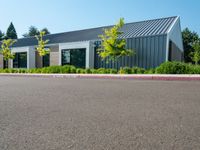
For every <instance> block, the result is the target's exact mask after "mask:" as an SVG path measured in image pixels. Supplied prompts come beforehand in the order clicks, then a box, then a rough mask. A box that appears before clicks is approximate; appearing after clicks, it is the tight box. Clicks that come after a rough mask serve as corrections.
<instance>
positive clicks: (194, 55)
mask: <svg viewBox="0 0 200 150" xmlns="http://www.w3.org/2000/svg"><path fill="white" fill-rule="evenodd" d="M192 48H193V50H194V52H191V59H192V60H193V61H194V62H195V64H196V65H198V64H199V61H200V40H197V41H195V42H194V43H193V44H192Z"/></svg>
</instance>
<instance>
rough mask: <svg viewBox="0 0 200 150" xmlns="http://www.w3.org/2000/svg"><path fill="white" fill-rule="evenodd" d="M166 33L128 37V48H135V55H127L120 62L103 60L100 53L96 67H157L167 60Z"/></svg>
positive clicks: (96, 60)
mask: <svg viewBox="0 0 200 150" xmlns="http://www.w3.org/2000/svg"><path fill="white" fill-rule="evenodd" d="M166 41H167V40H166V35H160V36H152V37H140V38H130V39H127V48H129V49H134V50H135V53H136V54H135V55H133V56H126V57H123V58H121V59H119V61H118V62H111V61H110V62H106V60H104V61H101V59H100V58H99V56H98V54H97V53H95V54H96V56H95V58H96V59H95V68H102V67H106V68H116V69H119V68H120V67H126V66H127V67H143V68H155V67H157V66H159V65H160V64H161V63H163V62H165V56H166Z"/></svg>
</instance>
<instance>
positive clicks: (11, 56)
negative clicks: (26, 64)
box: [0, 39, 16, 61]
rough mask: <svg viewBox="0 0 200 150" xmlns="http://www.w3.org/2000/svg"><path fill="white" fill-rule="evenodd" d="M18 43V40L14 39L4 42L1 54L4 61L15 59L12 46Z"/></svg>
mask: <svg viewBox="0 0 200 150" xmlns="http://www.w3.org/2000/svg"><path fill="white" fill-rule="evenodd" d="M15 42H16V40H13V39H7V40H3V41H2V44H1V50H0V52H1V53H2V55H3V58H4V60H6V61H7V60H9V59H14V57H15V54H13V53H12V52H11V48H10V47H11V46H12V45H13V44H14V43H15Z"/></svg>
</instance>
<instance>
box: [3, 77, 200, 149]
mask: <svg viewBox="0 0 200 150" xmlns="http://www.w3.org/2000/svg"><path fill="white" fill-rule="evenodd" d="M68 149H69V150H134V149H136V150H140V149H142V150H161V149H163V150H165V149H166V150H192V149H194V150H199V149H200V81H148V80H117V79H115V80H112V79H62V78H42V77H3V76H1V77H0V150H68Z"/></svg>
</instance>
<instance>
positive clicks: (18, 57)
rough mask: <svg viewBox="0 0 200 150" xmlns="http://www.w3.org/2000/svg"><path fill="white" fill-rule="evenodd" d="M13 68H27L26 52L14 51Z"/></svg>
mask: <svg viewBox="0 0 200 150" xmlns="http://www.w3.org/2000/svg"><path fill="white" fill-rule="evenodd" d="M13 68H27V52H22V53H15V58H14V59H13Z"/></svg>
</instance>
